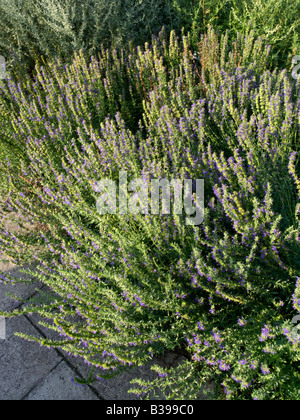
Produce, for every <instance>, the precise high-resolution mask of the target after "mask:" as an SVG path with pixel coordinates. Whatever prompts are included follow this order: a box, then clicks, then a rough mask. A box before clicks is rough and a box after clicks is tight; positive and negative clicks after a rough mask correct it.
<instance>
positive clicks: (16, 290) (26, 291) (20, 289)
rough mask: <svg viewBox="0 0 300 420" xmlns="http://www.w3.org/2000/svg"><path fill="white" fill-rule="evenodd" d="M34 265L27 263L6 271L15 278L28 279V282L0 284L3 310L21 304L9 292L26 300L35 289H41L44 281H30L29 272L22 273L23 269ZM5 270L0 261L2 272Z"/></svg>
mask: <svg viewBox="0 0 300 420" xmlns="http://www.w3.org/2000/svg"><path fill="white" fill-rule="evenodd" d="M34 267H35V266H34V265H27V266H24V267H22V268H20V267H15V268H12V269H10V270H8V271H6V272H5V274H9V275H10V276H12V277H14V278H15V279H18V280H20V279H23V280H25V281H28V283H15V285H12V284H1V285H0V310H1V311H12V310H13V309H15V308H16V307H17V306H19V301H18V300H16V301H15V300H13V299H12V298H11V297H10V296H8V295H7V293H11V294H13V295H16V296H17V297H18V298H20V300H26V299H28V298H29V297H30V296H32V295H33V294H34V293H35V289H41V287H42V283H40V282H34V283H31V282H29V280H30V277H29V275H28V274H24V273H21V271H20V270H21V269H28V268H29V269H31V270H32V269H33V268H34ZM2 270H3V265H2V263H1V261H0V272H1V271H2Z"/></svg>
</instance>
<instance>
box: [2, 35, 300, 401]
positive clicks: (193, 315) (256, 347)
mask: <svg viewBox="0 0 300 420" xmlns="http://www.w3.org/2000/svg"><path fill="white" fill-rule="evenodd" d="M191 42H192V41H191V39H190V38H189V37H183V38H182V39H179V38H177V37H176V36H175V33H174V32H172V33H171V37H170V40H169V41H167V40H166V38H165V36H164V33H161V34H160V36H159V37H158V38H153V39H152V44H151V45H148V44H147V45H146V46H145V47H139V48H131V49H130V50H127V49H114V50H109V51H108V50H105V49H103V50H102V52H101V54H100V56H99V57H92V58H89V59H86V58H85V57H84V55H83V54H82V53H77V54H75V55H74V57H73V62H72V63H71V64H70V65H65V63H63V62H62V61H61V60H57V61H53V62H49V63H48V65H47V66H44V67H43V68H40V69H37V76H36V78H35V79H34V80H31V79H30V78H29V77H28V78H26V79H24V80H22V81H21V82H20V83H16V82H15V81H14V80H12V79H10V80H7V81H5V82H3V83H2V84H1V97H0V118H1V124H2V126H3V133H2V141H3V143H4V142H5V144H6V149H5V150H6V152H5V154H4V153H3V154H2V157H1V165H2V170H3V171H5V173H7V176H8V177H9V183H10V194H9V197H8V199H7V201H6V209H7V210H14V211H15V212H16V213H17V214H18V217H19V218H21V219H23V220H24V222H25V221H27V222H30V223H31V224H33V225H35V226H38V229H37V230H35V231H32V230H30V231H28V232H27V233H24V232H23V231H21V232H18V233H11V232H8V231H6V230H5V228H4V221H5V218H6V217H7V215H8V214H9V213H6V212H5V209H4V210H2V213H1V216H2V222H1V223H2V229H1V233H0V249H1V251H2V252H3V253H4V254H5V255H7V256H8V257H9V258H11V259H12V261H14V262H15V263H18V264H22V263H24V262H29V261H32V259H33V258H34V259H36V260H37V261H38V262H39V263H40V264H41V265H40V268H39V269H38V271H37V272H31V275H32V277H33V278H37V279H39V280H41V281H42V282H43V283H44V284H46V285H47V286H48V287H49V288H50V289H51V291H52V292H53V294H49V296H48V298H47V299H46V300H45V301H44V302H34V301H33V302H32V304H31V306H29V307H28V306H26V307H23V308H21V309H18V310H16V311H13V312H12V313H4V314H2V315H4V316H6V317H9V316H15V315H18V314H23V313H37V314H39V315H40V316H41V317H42V318H44V320H45V324H44V325H46V326H48V328H51V329H54V330H55V331H57V332H59V333H60V335H61V340H60V341H51V340H41V339H40V338H35V337H28V336H24V335H23V336H24V337H25V338H27V339H30V340H35V341H37V342H40V344H41V345H43V346H46V347H58V348H62V349H64V350H66V351H68V352H70V353H72V354H74V355H76V356H78V357H82V358H83V359H84V360H85V361H86V362H87V363H89V364H90V365H93V366H94V367H96V369H97V376H98V377H100V376H102V377H104V378H105V377H109V376H110V375H112V374H117V373H119V372H121V371H123V370H124V369H130V368H132V367H134V366H143V365H145V364H146V363H147V362H148V361H149V360H151V359H152V358H153V357H154V356H155V355H159V354H163V353H164V352H165V351H167V350H175V351H178V350H179V349H180V350H181V351H185V352H186V354H187V356H188V357H187V359H186V362H184V363H182V364H180V365H179V366H178V367H177V368H173V369H166V370H163V369H161V368H158V367H156V368H154V369H156V371H157V373H158V377H157V380H155V381H154V382H153V383H146V382H143V381H141V380H137V381H136V389H135V390H134V391H135V392H136V393H138V394H139V395H143V396H144V397H147V395H151V396H153V392H154V393H155V392H157V389H159V392H166V395H165V397H166V398H172V399H175V398H176V399H180V398H188V399H193V398H196V396H197V394H198V392H199V388H200V385H201V384H203V383H205V382H206V381H209V380H213V381H214V383H215V385H216V391H217V397H218V398H220V399H222V398H225V397H226V398H227V399H278V398H279V399H280V398H281V399H299V397H300V395H299V389H300V387H299V384H300V373H299V361H300V351H299V342H300V336H299V334H298V335H297V334H295V325H294V324H293V323H292V320H293V318H294V317H295V316H296V315H299V313H300V282H299V277H300V276H299V274H300V272H299V269H300V258H299V255H300V254H299V241H300V237H299V234H300V231H299V227H300V226H299V222H300V178H299V157H298V152H299V134H300V96H299V93H300V82H299V80H298V81H296V80H294V79H292V78H291V76H290V75H289V74H288V72H287V71H286V70H282V71H281V70H274V71H272V72H270V70H268V62H269V59H270V53H271V52H270V48H269V47H268V46H265V45H264V43H263V41H262V39H258V40H255V39H254V37H253V34H251V35H249V36H248V37H244V36H242V35H239V36H238V38H237V39H236V40H235V42H234V43H233V44H231V43H229V42H228V34H226V35H223V36H222V39H221V40H220V41H218V39H217V36H216V34H215V32H214V31H213V30H212V29H211V28H209V31H208V34H207V35H205V36H204V35H203V36H202V37H201V39H200V42H199V44H198V48H199V51H198V53H199V55H198V56H197V54H196V55H194V51H193V50H192V49H191V47H190V43H191ZM122 170H126V171H127V172H128V179H129V180H131V179H132V178H143V180H144V181H146V182H147V183H148V184H149V183H150V181H151V180H152V179H154V178H155V179H156V178H159V179H162V178H167V179H169V180H172V179H175V178H177V179H180V180H184V179H193V180H195V179H204V180H205V220H204V223H203V224H202V225H200V226H188V225H187V224H186V220H185V215H184V214H183V215H174V214H171V215H153V214H151V213H150V214H148V215H143V214H135V215H134V214H127V215H125V216H124V215H120V214H115V215H111V214H104V215H100V214H99V213H98V212H97V210H96V203H97V199H98V197H99V192H97V187H96V186H97V182H98V181H99V180H101V179H103V178H110V179H112V180H114V181H116V182H118V179H119V173H120V171H122ZM194 200H195V201H196V199H195V197H194ZM21 226H22V225H21ZM1 279H2V282H4V283H5V282H10V281H12V279H11V278H10V277H9V276H8V275H5V274H3V275H2V276H1ZM49 320H50V321H52V322H50V324H49ZM47 321H48V322H47ZM170 389H172V393H171V394H170Z"/></svg>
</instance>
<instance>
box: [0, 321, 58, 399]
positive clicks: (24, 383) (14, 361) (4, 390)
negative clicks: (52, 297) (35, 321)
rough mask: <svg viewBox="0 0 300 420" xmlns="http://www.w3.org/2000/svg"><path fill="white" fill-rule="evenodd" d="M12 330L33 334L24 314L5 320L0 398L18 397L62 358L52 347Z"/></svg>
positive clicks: (27, 390)
mask: <svg viewBox="0 0 300 420" xmlns="http://www.w3.org/2000/svg"><path fill="white" fill-rule="evenodd" d="M16 331H18V332H23V333H27V334H32V335H37V331H36V330H35V328H34V327H33V326H32V325H31V324H30V322H29V321H28V320H27V319H26V318H25V317H24V316H22V317H18V318H11V319H7V320H6V340H0V400H21V399H22V398H23V397H24V396H25V395H27V394H28V392H29V391H30V390H31V389H32V388H33V387H35V386H36V385H37V384H38V383H39V382H40V381H41V380H42V379H43V378H44V377H45V376H47V375H48V373H49V372H50V371H51V370H52V369H53V368H54V367H55V366H57V364H58V363H59V362H60V361H61V360H62V359H61V357H60V356H59V355H58V354H57V352H56V351H55V350H53V349H51V350H49V349H46V348H40V347H39V345H38V344H36V343H31V342H28V341H26V340H24V339H23V338H21V337H17V336H15V335H14V333H15V332H16Z"/></svg>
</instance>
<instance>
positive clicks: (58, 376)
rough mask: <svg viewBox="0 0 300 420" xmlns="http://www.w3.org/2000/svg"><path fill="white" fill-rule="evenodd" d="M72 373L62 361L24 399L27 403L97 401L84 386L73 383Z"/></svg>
mask: <svg viewBox="0 0 300 420" xmlns="http://www.w3.org/2000/svg"><path fill="white" fill-rule="evenodd" d="M74 375H75V374H74V371H73V370H72V369H71V368H70V367H69V366H68V365H67V364H66V363H65V362H64V361H62V362H61V363H59V365H58V366H56V367H55V368H54V369H53V370H52V371H51V372H50V373H49V374H48V375H47V376H46V377H45V379H43V380H42V381H41V382H39V383H38V385H37V386H36V387H35V388H34V389H33V390H32V391H31V392H30V393H29V394H28V395H27V396H26V398H24V400H29V401H41V400H50V401H61V400H62V401H86V400H91V401H95V400H98V398H97V396H96V395H95V394H94V393H93V392H92V391H91V390H90V389H89V388H88V387H87V386H86V385H79V384H76V383H75V382H74Z"/></svg>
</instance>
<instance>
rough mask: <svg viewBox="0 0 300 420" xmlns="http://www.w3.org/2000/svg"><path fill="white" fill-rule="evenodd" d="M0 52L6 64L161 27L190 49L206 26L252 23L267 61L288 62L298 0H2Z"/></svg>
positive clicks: (137, 41) (120, 42)
mask: <svg viewBox="0 0 300 420" xmlns="http://www.w3.org/2000/svg"><path fill="white" fill-rule="evenodd" d="M0 16H1V19H0V52H1V55H3V56H5V58H6V61H7V63H8V66H9V68H11V69H14V68H15V66H16V63H18V62H21V63H22V65H23V66H26V68H27V70H30V71H32V70H33V68H34V64H35V62H36V61H40V60H41V55H42V56H44V57H50V58H51V57H54V56H58V55H61V56H62V57H63V59H64V61H68V59H69V57H72V55H73V53H74V51H79V50H83V51H85V53H86V54H87V55H88V56H90V55H93V54H96V53H97V52H99V50H100V48H101V45H105V47H106V48H109V47H111V45H113V46H117V47H122V46H123V47H124V45H126V44H127V42H128V40H130V41H131V42H132V44H133V45H143V44H144V43H145V42H150V41H151V37H152V35H153V34H155V35H157V34H158V32H159V31H160V30H161V28H162V27H163V26H164V27H165V29H166V31H167V33H170V31H171V30H176V31H177V32H178V33H180V31H181V28H182V27H184V29H185V33H186V34H187V33H188V32H190V33H191V38H192V46H193V48H196V46H197V42H198V40H199V37H200V35H201V34H202V33H204V32H206V31H207V30H208V28H209V26H210V25H213V26H214V28H215V29H217V30H220V32H221V33H225V32H226V30H229V34H230V40H232V39H235V38H236V36H237V34H238V33H243V34H245V35H248V34H249V31H251V30H254V34H255V37H256V38H257V37H259V36H261V37H262V38H263V40H264V41H266V42H267V43H268V44H270V45H272V47H273V49H272V51H273V53H272V62H271V65H272V68H275V66H276V65H277V66H280V68H283V67H285V66H291V60H292V57H293V56H294V55H296V54H297V53H299V51H300V47H299V31H300V0H295V1H290V0H268V1H266V0H249V1H240V0H114V1H110V0H86V1H84V2H83V1H80V0H2V1H1V2H0Z"/></svg>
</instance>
